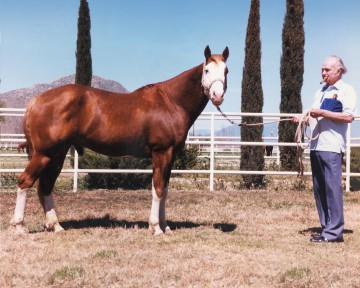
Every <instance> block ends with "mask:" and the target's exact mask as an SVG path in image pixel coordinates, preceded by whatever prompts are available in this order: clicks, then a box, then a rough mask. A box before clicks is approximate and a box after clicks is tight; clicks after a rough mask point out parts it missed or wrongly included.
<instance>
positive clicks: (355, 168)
mask: <svg viewBox="0 0 360 288" xmlns="http://www.w3.org/2000/svg"><path fill="white" fill-rule="evenodd" d="M350 155H351V158H350V171H351V172H352V173H360V147H353V148H351V153H350ZM350 188H351V190H352V191H360V177H351V178H350Z"/></svg>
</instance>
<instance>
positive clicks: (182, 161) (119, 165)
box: [79, 146, 199, 190]
mask: <svg viewBox="0 0 360 288" xmlns="http://www.w3.org/2000/svg"><path fill="white" fill-rule="evenodd" d="M198 155H199V152H198V148H197V147H194V146H189V147H187V148H186V149H183V150H182V151H181V152H179V154H178V155H177V157H176V159H175V161H174V165H173V168H174V169H181V170H185V169H191V168H193V167H195V166H196V165H197V164H198ZM79 167H80V168H82V169H95V168H96V169H101V168H102V169H152V161H151V159H137V158H132V157H108V156H104V155H101V154H98V153H96V152H93V151H91V150H87V149H86V150H85V153H84V156H82V157H79ZM151 179H152V174H151V173H150V174H148V173H139V174H134V173H103V174H101V173H88V175H86V176H85V179H84V187H85V189H99V188H104V189H118V188H123V189H131V190H136V189H149V188H151Z"/></svg>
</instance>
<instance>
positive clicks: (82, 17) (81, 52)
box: [75, 0, 92, 86]
mask: <svg viewBox="0 0 360 288" xmlns="http://www.w3.org/2000/svg"><path fill="white" fill-rule="evenodd" d="M90 28H91V22H90V10H89V5H88V2H87V1H86V0H80V7H79V18H78V35H77V42H76V76H75V83H77V84H82V85H86V86H91V78H92V61H91V35H90Z"/></svg>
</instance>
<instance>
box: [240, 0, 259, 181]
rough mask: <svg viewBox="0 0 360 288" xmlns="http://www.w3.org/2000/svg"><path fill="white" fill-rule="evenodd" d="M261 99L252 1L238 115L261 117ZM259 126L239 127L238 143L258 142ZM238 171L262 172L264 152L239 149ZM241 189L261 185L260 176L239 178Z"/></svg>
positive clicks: (256, 13)
mask: <svg viewBox="0 0 360 288" xmlns="http://www.w3.org/2000/svg"><path fill="white" fill-rule="evenodd" d="M263 105H264V96H263V90H262V83H261V41H260V0H252V1H251V7H250V15H249V20H248V26H247V32H246V46H245V63H244V69H243V79H242V96H241V111H242V112H257V113H261V112H262V108H263ZM241 121H242V123H244V122H246V123H256V122H262V121H263V119H262V117H253V116H251V117H248V116H247V117H242V120H241ZM262 134H263V127H262V126H242V127H241V141H248V142H261V141H262ZM240 169H241V170H260V171H262V170H263V169H264V151H263V147H261V146H242V147H241V164H240ZM242 178H243V180H244V183H245V187H247V188H251V187H260V186H262V185H263V182H264V181H263V180H264V176H263V175H243V176H242Z"/></svg>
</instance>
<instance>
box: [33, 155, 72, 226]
mask: <svg viewBox="0 0 360 288" xmlns="http://www.w3.org/2000/svg"><path fill="white" fill-rule="evenodd" d="M65 156H66V153H65V154H64V155H62V156H61V157H60V156H59V157H57V158H55V159H51V161H50V163H49V165H48V166H47V167H46V168H45V169H44V170H43V172H42V173H41V175H40V177H39V181H38V183H37V192H38V196H39V200H40V203H41V205H42V207H43V209H44V212H45V225H44V226H45V228H46V229H47V230H48V231H55V232H60V231H63V230H64V229H63V228H62V227H61V226H60V223H59V220H58V218H57V215H56V212H55V205H54V200H53V196H52V194H51V192H52V190H53V188H54V185H55V182H56V179H57V177H58V176H59V174H60V172H61V169H62V166H63V164H64V159H65Z"/></svg>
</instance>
